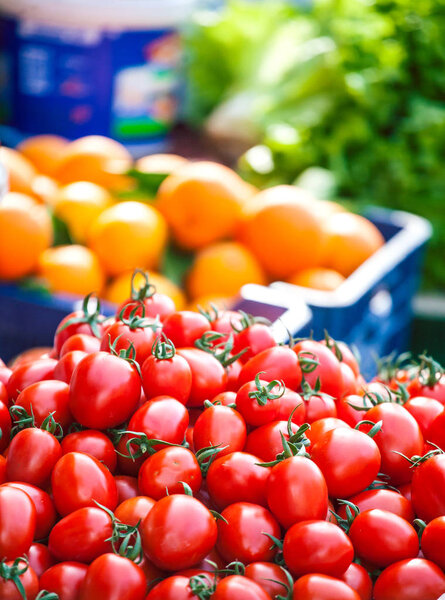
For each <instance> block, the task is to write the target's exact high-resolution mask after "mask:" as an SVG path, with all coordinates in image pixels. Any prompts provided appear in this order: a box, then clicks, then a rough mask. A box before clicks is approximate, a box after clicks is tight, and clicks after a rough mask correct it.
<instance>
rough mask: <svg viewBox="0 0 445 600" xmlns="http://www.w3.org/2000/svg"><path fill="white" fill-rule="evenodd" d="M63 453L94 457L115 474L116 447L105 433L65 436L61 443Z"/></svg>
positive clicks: (83, 432)
mask: <svg viewBox="0 0 445 600" xmlns="http://www.w3.org/2000/svg"><path fill="white" fill-rule="evenodd" d="M61 446H62V453H63V454H68V452H83V453H84V454H90V455H91V456H94V458H96V459H97V460H98V461H100V462H103V463H104V465H105V466H106V467H107V468H108V469H109V470H110V471H111V472H112V473H113V472H114V471H115V469H116V462H117V457H116V452H115V449H114V446H113V444H112V442H111V440H110V438H108V437H107V436H106V435H105V434H104V433H102V432H101V431H97V430H94V429H85V430H83V431H74V432H73V433H69V434H68V435H67V436H65V437H64V438H63V440H62V442H61Z"/></svg>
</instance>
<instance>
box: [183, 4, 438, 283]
mask: <svg viewBox="0 0 445 600" xmlns="http://www.w3.org/2000/svg"><path fill="white" fill-rule="evenodd" d="M444 28H445V4H444V2H443V0H424V1H423V2H421V3H419V2H416V1H415V0H374V1H372V2H361V1H360V0H314V1H312V2H280V1H278V0H264V1H262V2H249V1H248V0H228V2H226V3H224V8H223V9H221V11H220V12H219V13H217V14H215V13H211V14H210V13H209V12H208V11H207V12H203V13H202V14H201V13H198V14H197V15H196V19H195V22H194V24H192V25H191V26H190V27H189V28H188V30H187V34H186V37H185V46H186V53H187V60H186V69H187V72H186V77H187V83H188V85H187V92H188V94H187V97H186V115H187V119H188V122H189V123H191V124H193V125H195V126H198V127H199V128H201V127H204V128H205V129H206V130H207V132H208V133H209V135H210V136H211V139H212V142H213V144H218V147H219V149H220V151H221V153H223V154H224V155H227V154H229V155H230V156H231V157H232V158H238V157H240V156H241V159H240V169H241V172H242V173H243V174H244V175H245V176H247V177H248V179H249V180H250V181H252V182H253V183H255V185H260V186H263V185H265V184H267V185H276V184H277V183H292V182H295V181H297V182H298V184H299V185H304V186H305V187H308V188H309V189H317V191H319V192H320V193H321V192H323V193H325V194H326V195H327V196H328V197H336V196H339V197H343V198H347V199H349V200H350V201H351V203H352V204H353V205H356V206H360V204H361V203H363V202H365V203H371V204H383V205H385V206H388V207H390V208H399V209H402V210H408V211H409V212H413V213H417V214H420V215H422V216H424V217H426V218H428V219H429V220H431V222H432V223H433V224H434V228H435V236H434V239H433V243H432V244H431V246H430V254H429V260H428V261H427V264H426V276H425V284H427V285H429V286H430V287H432V288H438V289H443V288H444V285H445V268H444V264H443V260H442V257H443V254H444V250H445V242H444V240H445V217H444V211H443V197H444V193H445V177H444V173H443V167H442V165H443V162H444V158H445V155H444V148H445V143H444V142H445V103H444V98H445V79H444V77H443V70H442V68H441V66H440V65H441V64H442V62H443V56H444V53H445V41H444V40H445V38H444V36H443V34H442V32H443V30H444ZM246 151H247V152H246Z"/></svg>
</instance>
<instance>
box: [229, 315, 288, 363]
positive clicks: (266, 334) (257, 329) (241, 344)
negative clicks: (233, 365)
mask: <svg viewBox="0 0 445 600" xmlns="http://www.w3.org/2000/svg"><path fill="white" fill-rule="evenodd" d="M276 345H277V343H276V341H275V339H274V337H273V333H272V330H271V328H270V327H269V326H268V325H265V324H264V323H253V324H252V325H249V326H248V327H246V328H245V329H242V330H241V331H240V332H239V333H237V334H236V335H235V337H234V344H233V354H238V353H239V352H241V351H242V350H245V349H247V352H244V354H242V355H241V362H242V363H246V362H247V361H248V360H250V359H251V358H252V357H253V356H256V355H257V354H259V353H260V352H262V351H263V350H266V349H267V348H273V347H274V346H276Z"/></svg>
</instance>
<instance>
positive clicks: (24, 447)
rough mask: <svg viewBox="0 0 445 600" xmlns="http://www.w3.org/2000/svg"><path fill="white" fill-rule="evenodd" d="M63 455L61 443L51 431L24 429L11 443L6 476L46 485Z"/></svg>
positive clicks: (41, 485) (12, 479) (40, 485)
mask: <svg viewBox="0 0 445 600" xmlns="http://www.w3.org/2000/svg"><path fill="white" fill-rule="evenodd" d="M61 456H62V449H61V447H60V444H59V442H58V441H57V439H56V438H55V437H54V436H53V435H52V434H51V433H50V432H49V431H45V430H42V429H36V428H35V427H30V428H29V429H22V431H19V432H18V434H17V435H16V436H15V437H14V438H13V439H12V441H11V443H10V444H9V449H8V458H7V459H6V477H7V478H8V479H9V481H22V482H24V483H32V484H33V485H36V486H37V487H45V486H46V485H47V484H48V483H49V479H50V477H51V473H52V470H53V468H54V465H55V464H56V462H57V461H58V460H59V458H60V457H61Z"/></svg>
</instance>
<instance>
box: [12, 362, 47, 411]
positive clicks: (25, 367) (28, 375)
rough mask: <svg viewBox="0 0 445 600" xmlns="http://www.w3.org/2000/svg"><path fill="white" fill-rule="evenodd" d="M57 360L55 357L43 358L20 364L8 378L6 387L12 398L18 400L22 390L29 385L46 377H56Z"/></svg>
mask: <svg viewBox="0 0 445 600" xmlns="http://www.w3.org/2000/svg"><path fill="white" fill-rule="evenodd" d="M56 366H57V361H56V360H54V358H41V359H39V360H35V361H32V362H26V363H23V364H19V365H18V366H17V367H15V368H14V369H13V371H12V373H11V376H10V377H9V379H8V383H7V385H6V389H7V390H8V396H9V398H10V399H11V400H14V401H15V400H16V399H17V397H18V395H19V394H20V392H22V391H23V390H24V389H25V388H27V387H28V386H29V385H31V384H33V383H36V382H37V381H42V380H44V379H54V369H55V368H56Z"/></svg>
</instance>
